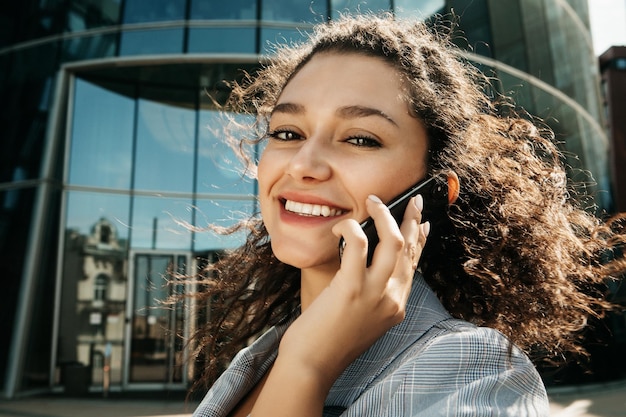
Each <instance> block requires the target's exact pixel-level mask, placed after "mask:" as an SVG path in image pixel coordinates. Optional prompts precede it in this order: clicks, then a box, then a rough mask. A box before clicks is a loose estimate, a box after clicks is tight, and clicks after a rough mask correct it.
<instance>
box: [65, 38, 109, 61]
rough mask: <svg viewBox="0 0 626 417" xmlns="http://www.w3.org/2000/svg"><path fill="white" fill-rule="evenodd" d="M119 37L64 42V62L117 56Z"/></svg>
mask: <svg viewBox="0 0 626 417" xmlns="http://www.w3.org/2000/svg"><path fill="white" fill-rule="evenodd" d="M116 43H117V35H115V34H109V35H101V36H84V37H80V38H69V39H66V40H64V41H63V50H62V54H63V55H62V58H61V61H63V62H71V61H77V60H82V59H92V58H103V57H109V56H114V55H115V46H116Z"/></svg>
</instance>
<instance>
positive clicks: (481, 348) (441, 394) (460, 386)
mask: <svg viewBox="0 0 626 417" xmlns="http://www.w3.org/2000/svg"><path fill="white" fill-rule="evenodd" d="M429 333H430V335H429V337H428V340H427V341H426V342H425V343H419V344H416V345H415V347H414V349H410V351H407V352H406V354H405V355H403V357H402V358H398V359H399V360H400V361H399V362H400V363H397V364H396V367H395V369H394V370H393V371H391V372H389V373H387V374H386V375H385V376H383V377H382V378H381V379H379V381H378V384H377V386H375V387H373V389H372V390H371V392H370V394H374V392H377V394H375V395H376V396H378V395H380V396H382V398H387V399H388V401H378V403H379V404H380V406H381V409H380V413H379V414H380V415H388V416H392V415H411V416H412V415H416V416H421V415H424V416H426V415H428V416H430V415H449V416H461V415H467V416H477V415H510V416H547V415H548V413H549V406H548V400H547V395H546V392H545V388H544V386H543V382H542V381H541V378H540V377H539V374H538V373H537V371H536V369H535V367H534V366H533V364H532V363H531V362H530V360H529V359H528V358H527V356H526V355H525V354H524V353H523V352H522V351H521V350H519V349H518V348H516V347H515V346H512V345H511V344H510V342H509V341H508V339H507V338H506V337H504V336H503V335H502V334H501V333H499V332H498V331H496V330H493V329H490V328H482V327H476V326H473V325H471V324H469V323H466V322H462V321H460V320H446V321H445V322H442V323H440V324H438V325H437V326H435V327H434V328H433V329H431V331H430V332H429ZM371 400H372V401H374V402H376V400H375V399H374V398H372V399H371Z"/></svg>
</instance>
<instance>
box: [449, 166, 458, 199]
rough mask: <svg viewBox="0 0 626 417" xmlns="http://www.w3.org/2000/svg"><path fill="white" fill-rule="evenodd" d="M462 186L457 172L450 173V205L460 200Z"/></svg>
mask: <svg viewBox="0 0 626 417" xmlns="http://www.w3.org/2000/svg"><path fill="white" fill-rule="evenodd" d="M459 191H460V184H459V177H458V176H457V175H456V172H454V171H450V172H448V204H449V205H452V204H454V202H455V201H456V199H457V198H459Z"/></svg>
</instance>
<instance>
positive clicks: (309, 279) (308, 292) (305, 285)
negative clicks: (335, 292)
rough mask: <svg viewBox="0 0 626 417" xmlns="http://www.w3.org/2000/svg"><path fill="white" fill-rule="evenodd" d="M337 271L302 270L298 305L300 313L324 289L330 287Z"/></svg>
mask: <svg viewBox="0 0 626 417" xmlns="http://www.w3.org/2000/svg"><path fill="white" fill-rule="evenodd" d="M336 273H337V269H335V268H331V269H329V270H322V269H319V268H311V269H303V270H301V271H300V281H301V282H300V284H301V290H300V303H301V308H302V311H304V310H306V309H307V307H308V306H310V305H311V303H312V302H313V301H314V300H315V299H316V298H317V296H318V295H320V293H321V292H322V291H324V289H325V288H327V287H328V286H329V285H330V282H331V281H332V279H333V277H334V276H335V274H336Z"/></svg>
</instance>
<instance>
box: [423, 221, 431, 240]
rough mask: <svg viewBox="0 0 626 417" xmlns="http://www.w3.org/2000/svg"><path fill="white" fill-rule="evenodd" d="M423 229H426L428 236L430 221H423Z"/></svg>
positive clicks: (425, 232)
mask: <svg viewBox="0 0 626 417" xmlns="http://www.w3.org/2000/svg"><path fill="white" fill-rule="evenodd" d="M422 230H423V231H424V236H426V237H428V234H429V233H430V222H426V223H422Z"/></svg>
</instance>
